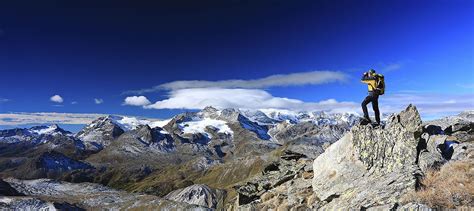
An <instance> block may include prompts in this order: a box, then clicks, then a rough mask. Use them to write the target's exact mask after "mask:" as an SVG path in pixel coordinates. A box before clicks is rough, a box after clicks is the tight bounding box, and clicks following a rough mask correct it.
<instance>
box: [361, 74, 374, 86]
mask: <svg viewBox="0 0 474 211" xmlns="http://www.w3.org/2000/svg"><path fill="white" fill-rule="evenodd" d="M371 80H375V77H373V76H369V73H367V72H365V73H364V75H362V79H361V82H362V83H366V84H368V83H369V81H371Z"/></svg>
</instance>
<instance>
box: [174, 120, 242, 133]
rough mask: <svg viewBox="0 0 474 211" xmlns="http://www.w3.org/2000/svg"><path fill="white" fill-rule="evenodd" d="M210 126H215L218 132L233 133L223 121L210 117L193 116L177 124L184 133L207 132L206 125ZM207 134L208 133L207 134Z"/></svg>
mask: <svg viewBox="0 0 474 211" xmlns="http://www.w3.org/2000/svg"><path fill="white" fill-rule="evenodd" d="M208 126H212V127H214V128H217V132H218V133H225V134H229V135H233V134H234V132H233V131H232V130H231V129H230V127H229V126H228V125H227V123H226V122H225V121H222V120H217V119H210V118H204V119H199V118H193V120H192V121H188V122H182V123H180V124H179V127H180V128H181V130H182V131H183V132H184V133H192V134H196V133H203V134H207V132H206V127H208ZM207 135H209V134H207Z"/></svg>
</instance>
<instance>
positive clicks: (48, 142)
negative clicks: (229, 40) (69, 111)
mask: <svg viewBox="0 0 474 211" xmlns="http://www.w3.org/2000/svg"><path fill="white" fill-rule="evenodd" d="M359 118H360V117H359V115H358V114H356V113H327V112H294V111H286V110H270V109H267V110H242V109H216V108H213V107H206V108H204V109H203V110H201V111H198V112H187V113H182V114H179V115H176V116H174V117H173V118H172V119H169V120H162V121H154V120H147V119H140V118H135V117H125V116H104V117H100V118H98V119H96V120H94V121H93V122H92V123H90V124H88V125H87V126H85V127H84V128H83V129H82V130H80V131H79V132H77V133H71V132H68V131H66V130H64V129H62V128H60V127H59V126H58V125H49V126H35V127H31V128H17V129H8V130H1V131H0V178H1V179H0V209H13V210H37V209H49V210H55V209H58V210H62V209H72V210H83V209H85V210H90V209H112V210H116V209H149V210H153V209H158V210H214V209H217V210H314V209H337V208H353V209H372V208H374V209H392V210H397V209H431V208H439V207H450V208H471V209H472V208H474V200H473V196H474V185H473V182H472V181H474V172H473V171H472V170H473V169H474V168H473V167H474V160H473V159H474V157H473V156H474V154H473V146H474V112H473V111H466V112H463V113H461V114H459V115H457V116H451V117H447V118H443V119H439V120H434V121H430V122H425V123H424V122H422V120H421V117H420V114H419V113H418V110H417V109H416V107H415V106H413V105H409V106H408V107H407V108H406V109H405V110H403V111H401V112H400V113H398V114H390V115H386V116H385V124H384V126H383V127H373V126H372V125H360V124H359ZM446 172H450V174H451V178H453V176H452V175H457V177H459V178H458V179H459V180H456V181H454V182H453V183H452V184H451V183H446V179H445V178H442V176H443V174H444V173H446ZM434 176H438V179H439V180H443V181H444V182H445V183H446V184H445V185H451V186H455V187H457V186H459V187H458V188H459V189H461V190H459V191H458V192H456V191H455V190H454V191H451V192H450V193H441V189H442V186H440V187H438V186H436V184H437V183H436V181H438V180H437V179H433V178H436V177H434ZM429 178H431V179H432V180H435V181H434V182H433V181H431V183H429V181H428V179H429ZM437 188H438V189H437ZM428 190H434V191H435V192H434V193H432V194H438V195H439V197H440V199H439V200H438V201H435V202H433V201H432V200H430V197H427V195H428V194H430V192H429V191H428ZM442 203H444V204H442Z"/></svg>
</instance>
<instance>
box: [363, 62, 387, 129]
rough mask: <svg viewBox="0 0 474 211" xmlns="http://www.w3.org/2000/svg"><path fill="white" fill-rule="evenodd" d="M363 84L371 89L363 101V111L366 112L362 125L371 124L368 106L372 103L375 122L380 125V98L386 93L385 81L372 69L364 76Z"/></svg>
mask: <svg viewBox="0 0 474 211" xmlns="http://www.w3.org/2000/svg"><path fill="white" fill-rule="evenodd" d="M362 83H366V84H367V86H368V89H369V94H368V95H367V97H365V99H364V101H362V111H363V112H364V119H363V120H362V124H369V123H371V121H370V118H369V112H368V111H367V104H369V103H372V108H373V109H374V113H375V121H376V122H377V125H380V111H379V96H380V95H383V94H384V93H385V81H384V76H383V75H382V74H377V73H375V70H374V69H370V70H369V71H368V72H365V73H364V75H363V76H362Z"/></svg>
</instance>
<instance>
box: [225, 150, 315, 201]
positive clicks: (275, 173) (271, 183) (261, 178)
mask: <svg viewBox="0 0 474 211" xmlns="http://www.w3.org/2000/svg"><path fill="white" fill-rule="evenodd" d="M312 174H313V171H312V169H311V159H308V158H307V157H306V155H303V154H300V153H296V152H292V151H289V150H285V151H283V152H282V154H281V155H280V157H279V159H278V160H275V161H274V162H272V163H270V164H268V165H267V166H265V168H264V169H263V171H262V172H261V174H259V175H257V176H256V177H254V178H250V179H249V180H248V181H247V182H243V183H241V184H239V185H236V186H234V189H235V190H236V191H237V194H238V195H237V198H236V201H235V204H234V205H231V207H227V208H228V209H231V208H235V209H238V210H268V209H283V210H285V209H288V208H290V207H298V209H300V210H305V209H311V208H312V204H313V202H314V201H315V200H316V198H315V197H314V194H313V192H312V191H311V177H312Z"/></svg>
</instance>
